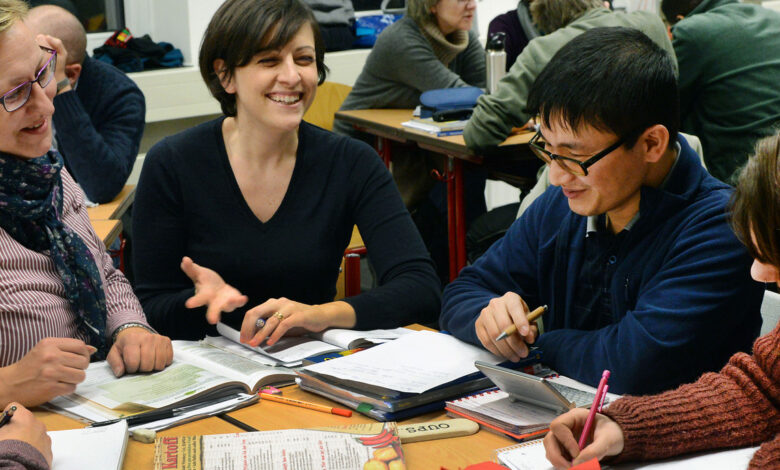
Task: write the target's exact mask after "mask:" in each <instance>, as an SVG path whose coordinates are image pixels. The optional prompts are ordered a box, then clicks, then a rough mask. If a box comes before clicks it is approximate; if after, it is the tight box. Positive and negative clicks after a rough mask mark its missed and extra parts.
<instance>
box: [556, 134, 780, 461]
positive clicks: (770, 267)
mask: <svg viewBox="0 0 780 470" xmlns="http://www.w3.org/2000/svg"><path fill="white" fill-rule="evenodd" d="M731 211H732V216H731V224H732V226H733V228H734V231H735V232H736V233H737V236H738V237H739V238H740V240H742V242H743V243H744V244H745V245H746V246H747V248H748V251H749V252H750V254H751V255H752V256H753V258H754V259H755V261H753V266H752V268H751V271H750V272H751V275H752V276H753V279H755V280H756V281H758V282H765V283H773V284H775V285H777V286H780V131H775V134H774V135H772V136H770V137H766V138H764V139H762V140H760V141H759V142H758V144H757V145H756V148H755V156H753V157H751V158H750V159H749V160H748V163H747V166H746V167H745V168H744V169H743V170H742V172H741V174H740V176H739V180H738V183H737V190H736V192H735V193H734V197H733V199H732V201H731ZM729 313H730V314H733V315H740V313H742V312H738V311H737V312H729ZM693 354H695V351H694V352H693ZM778 406H780V325H775V327H774V330H772V332H770V333H769V334H767V335H765V336H762V337H760V338H758V339H757V340H756V342H755V343H754V345H753V354H752V355H748V354H746V353H737V354H735V355H734V356H732V357H731V359H730V360H729V362H728V364H727V365H726V366H725V367H724V368H723V369H721V371H720V372H719V373H713V372H711V373H707V374H704V375H702V376H701V378H699V380H698V381H696V382H695V383H692V384H687V385H683V386H681V387H680V388H678V389H676V390H672V391H669V392H666V393H662V394H660V395H655V396H636V397H624V398H621V399H620V400H618V401H616V402H614V403H612V404H611V405H610V406H609V407H607V408H606V409H605V410H604V413H603V414H599V415H596V421H595V428H594V433H593V439H592V440H591V441H590V443H589V444H588V445H587V447H585V448H584V449H583V450H582V451H580V450H579V447H578V445H577V438H579V434H580V433H581V432H582V428H583V426H584V424H585V420H586V419H587V415H588V411H587V410H584V409H576V410H572V411H570V412H568V413H566V414H564V415H561V416H559V417H558V418H556V419H555V421H553V422H552V424H551V425H550V431H551V432H550V433H549V434H548V435H547V437H545V439H544V446H545V448H546V449H547V458H548V459H549V460H550V462H551V463H552V464H553V465H555V466H556V467H563V468H568V467H569V466H571V465H576V464H579V463H582V462H586V461H588V460H590V459H593V458H598V459H600V460H601V459H608V460H609V461H610V463H612V462H623V461H629V460H656V459H663V458H667V457H672V456H675V455H680V454H686V453H691V452H698V451H703V450H714V449H725V448H733V447H744V446H754V445H759V444H760V445H761V447H760V448H759V449H758V451H757V452H756V453H755V455H754V456H753V458H752V459H751V461H750V467H749V468H750V469H755V470H758V469H776V468H780V435H778V433H779V432H780V410H779V409H778Z"/></svg>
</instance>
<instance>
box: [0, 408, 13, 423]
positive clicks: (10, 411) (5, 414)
mask: <svg viewBox="0 0 780 470" xmlns="http://www.w3.org/2000/svg"><path fill="white" fill-rule="evenodd" d="M14 412H16V406H12V407H11V408H8V410H6V411H3V416H2V417H0V428H2V427H3V426H5V425H6V424H8V423H9V422H10V421H11V417H12V416H13V415H14Z"/></svg>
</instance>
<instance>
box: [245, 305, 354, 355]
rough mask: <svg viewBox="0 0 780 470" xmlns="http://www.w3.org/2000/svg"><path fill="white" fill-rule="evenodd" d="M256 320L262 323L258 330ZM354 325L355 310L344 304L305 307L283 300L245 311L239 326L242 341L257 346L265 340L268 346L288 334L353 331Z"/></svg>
mask: <svg viewBox="0 0 780 470" xmlns="http://www.w3.org/2000/svg"><path fill="white" fill-rule="evenodd" d="M258 319H263V320H264V321H265V324H264V325H263V326H262V327H261V328H258V327H257V323H258V321H257V320H258ZM355 322H356V318H355V310H354V309H353V308H352V306H351V305H349V304H348V303H346V302H330V303H327V304H322V305H307V304H302V303H300V302H294V301H292V300H289V299H285V298H284V297H282V298H280V299H269V300H267V301H266V302H263V303H262V304H260V305H258V306H257V307H255V308H253V309H251V310H249V311H248V312H246V315H245V316H244V322H243V323H242V324H241V342H242V343H246V344H249V345H250V346H254V347H256V346H259V345H260V343H262V342H263V341H264V340H265V339H266V338H267V339H268V342H267V344H268V345H269V346H271V345H273V344H274V343H276V342H277V341H279V338H281V337H282V336H283V335H284V334H286V333H287V332H292V333H293V334H294V333H296V332H301V331H314V332H319V331H322V330H324V329H326V328H330V327H337V328H352V327H353V326H355Z"/></svg>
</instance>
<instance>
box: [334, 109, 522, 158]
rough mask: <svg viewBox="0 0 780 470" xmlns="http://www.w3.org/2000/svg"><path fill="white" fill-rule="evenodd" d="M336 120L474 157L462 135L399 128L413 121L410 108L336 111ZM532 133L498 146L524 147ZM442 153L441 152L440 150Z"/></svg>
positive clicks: (393, 138) (390, 136)
mask: <svg viewBox="0 0 780 470" xmlns="http://www.w3.org/2000/svg"><path fill="white" fill-rule="evenodd" d="M336 118H337V119H341V120H343V121H346V122H348V123H350V124H352V125H354V126H357V127H359V128H363V129H365V130H366V131H367V132H370V133H371V134H376V135H380V136H382V137H387V138H389V139H392V140H396V141H399V142H406V141H409V140H411V141H414V142H417V143H418V144H419V145H420V146H421V147H424V148H428V149H429V150H433V151H437V152H440V153H453V156H455V157H458V158H464V159H467V160H471V159H474V157H476V156H477V154H476V153H475V152H474V151H473V150H470V149H469V148H468V147H466V142H465V141H464V140H463V136H462V135H451V136H444V137H436V136H434V135H431V134H428V133H426V132H423V131H420V130H416V129H410V128H408V127H404V126H402V125H401V123H402V122H405V121H408V120H410V119H412V110H411V109H356V110H350V111H338V112H337V113H336ZM533 136H534V133H533V132H531V131H523V130H519V132H517V133H514V134H512V135H510V136H509V137H508V138H507V139H506V140H505V141H504V142H502V143H501V144H500V145H499V147H508V146H513V145H523V144H527V143H528V142H529V141H530V140H531V138H532V137H533ZM442 150H444V151H442Z"/></svg>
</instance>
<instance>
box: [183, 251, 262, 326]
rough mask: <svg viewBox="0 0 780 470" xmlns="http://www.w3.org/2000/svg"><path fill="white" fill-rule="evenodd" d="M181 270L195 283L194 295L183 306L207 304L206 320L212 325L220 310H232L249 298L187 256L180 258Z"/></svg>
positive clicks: (218, 316) (220, 312)
mask: <svg viewBox="0 0 780 470" xmlns="http://www.w3.org/2000/svg"><path fill="white" fill-rule="evenodd" d="M181 270H182V271H184V274H186V275H187V276H188V277H189V278H190V279H191V280H192V283H193V284H195V295H193V296H192V297H190V298H189V299H187V301H186V302H185V303H184V306H185V307H187V308H197V307H202V306H204V305H207V306H208V308H207V309H206V320H207V321H208V322H209V323H211V324H212V325H215V324H217V322H219V319H220V317H221V316H222V312H232V311H233V310H235V309H237V308H239V307H243V306H244V304H246V302H247V300H249V298H248V297H247V296H245V295H242V294H241V292H239V291H238V290H237V289H236V288H235V287H233V286H231V285H229V284H227V283H225V281H223V280H222V277H221V276H220V275H219V274H217V273H216V272H214V271H212V270H211V269H209V268H204V267H203V266H200V265H197V264H195V263H194V262H193V261H192V259H191V258H190V257H188V256H185V257H184V258H182V260H181Z"/></svg>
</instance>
